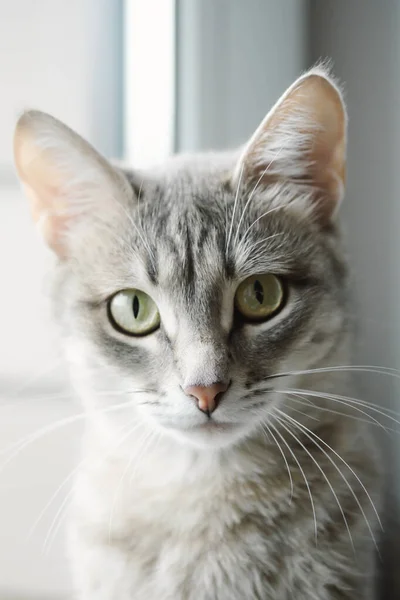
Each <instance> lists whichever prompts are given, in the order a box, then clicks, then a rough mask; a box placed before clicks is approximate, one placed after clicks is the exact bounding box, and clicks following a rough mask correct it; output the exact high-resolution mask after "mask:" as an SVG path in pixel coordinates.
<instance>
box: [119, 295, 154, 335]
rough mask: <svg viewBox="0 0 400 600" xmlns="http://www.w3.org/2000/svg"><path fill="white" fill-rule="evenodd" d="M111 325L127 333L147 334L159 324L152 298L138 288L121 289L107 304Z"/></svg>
mask: <svg viewBox="0 0 400 600" xmlns="http://www.w3.org/2000/svg"><path fill="white" fill-rule="evenodd" d="M108 316H109V319H110V322H111V325H113V327H115V329H117V330H118V331H121V332H122V333H126V334H128V335H147V334H148V333H151V332H152V331H154V330H155V329H157V327H158V326H159V325H160V314H159V312H158V308H157V306H156V305H155V303H154V302H153V300H152V299H151V298H150V296H148V295H147V294H145V293H144V292H141V291H140V290H122V292H118V293H117V294H115V296H113V297H112V298H111V300H110V301H109V304H108Z"/></svg>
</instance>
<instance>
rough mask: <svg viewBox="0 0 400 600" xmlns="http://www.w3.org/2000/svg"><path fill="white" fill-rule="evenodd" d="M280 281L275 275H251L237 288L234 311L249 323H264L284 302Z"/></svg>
mask: <svg viewBox="0 0 400 600" xmlns="http://www.w3.org/2000/svg"><path fill="white" fill-rule="evenodd" d="M284 297H285V294H284V289H283V285H282V282H281V280H280V279H279V278H278V277H275V275H271V274H267V275H252V276H251V277H248V278H247V279H245V280H244V281H243V282H242V283H241V284H240V285H239V287H238V289H237V291H236V295H235V306H236V309H237V310H238V311H239V312H240V313H241V314H242V315H243V316H244V317H245V318H246V319H248V320H249V321H265V320H266V319H268V318H269V317H271V316H272V315H273V314H275V313H276V312H277V311H278V310H279V309H280V308H281V307H282V306H283V302H284Z"/></svg>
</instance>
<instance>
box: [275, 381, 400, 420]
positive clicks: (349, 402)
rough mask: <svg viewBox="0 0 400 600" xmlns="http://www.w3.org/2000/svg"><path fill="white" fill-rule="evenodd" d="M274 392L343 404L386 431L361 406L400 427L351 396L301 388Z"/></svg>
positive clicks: (386, 416) (368, 404)
mask: <svg viewBox="0 0 400 600" xmlns="http://www.w3.org/2000/svg"><path fill="white" fill-rule="evenodd" d="M275 391H276V392H277V393H283V394H293V393H294V394H297V393H299V394H304V395H305V396H311V397H315V398H321V399H322V398H325V399H326V400H332V402H337V403H338V404H344V405H345V406H348V407H349V408H351V409H352V410H356V411H358V412H360V413H362V414H363V415H366V416H368V417H369V418H370V419H372V420H373V421H374V422H375V423H376V424H377V425H379V427H381V428H382V429H383V430H386V429H385V426H384V425H383V424H382V423H380V421H378V420H377V419H375V417H373V416H372V415H370V414H369V413H367V412H365V411H364V410H362V409H361V408H359V407H360V406H362V407H363V408H367V409H368V410H371V411H373V412H374V413H376V414H379V415H381V416H383V417H385V418H386V419H390V420H391V421H394V422H395V423H396V424H397V425H400V421H398V420H397V419H395V418H394V417H392V416H391V415H388V414H386V413H385V412H383V411H382V410H379V409H377V408H375V406H373V405H372V406H371V404H370V403H369V402H364V401H363V400H359V399H356V398H352V397H351V396H341V395H339V394H330V393H328V392H322V391H318V390H305V389H303V388H301V389H295V388H293V389H288V390H275ZM353 405H354V406H353Z"/></svg>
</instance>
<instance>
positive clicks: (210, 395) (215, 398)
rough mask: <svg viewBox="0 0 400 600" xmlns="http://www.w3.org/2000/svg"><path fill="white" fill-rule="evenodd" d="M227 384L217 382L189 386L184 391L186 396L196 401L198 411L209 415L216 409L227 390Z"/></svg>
mask: <svg viewBox="0 0 400 600" xmlns="http://www.w3.org/2000/svg"><path fill="white" fill-rule="evenodd" d="M228 386H229V384H228V383H223V382H221V381H218V382H217V383H212V384H211V385H189V386H188V387H187V388H185V389H184V392H185V394H186V395H187V396H193V398H195V399H196V402H197V406H198V408H199V410H201V411H202V412H204V413H206V414H207V415H210V414H211V413H212V412H214V410H215V409H216V408H217V406H218V404H219V401H220V399H221V396H222V394H223V393H224V392H226V390H227V389H228Z"/></svg>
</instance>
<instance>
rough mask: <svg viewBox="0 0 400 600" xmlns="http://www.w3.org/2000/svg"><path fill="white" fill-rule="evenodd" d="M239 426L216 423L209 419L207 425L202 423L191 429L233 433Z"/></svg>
mask: <svg viewBox="0 0 400 600" xmlns="http://www.w3.org/2000/svg"><path fill="white" fill-rule="evenodd" d="M236 427H237V425H236V424H235V423H224V422H221V423H220V422H218V421H215V420H213V419H209V420H208V421H207V422H206V423H201V424H200V425H195V426H194V427H191V429H192V430H193V431H210V432H211V431H212V432H218V431H221V432H222V431H224V432H226V431H232V430H233V429H236Z"/></svg>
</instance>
